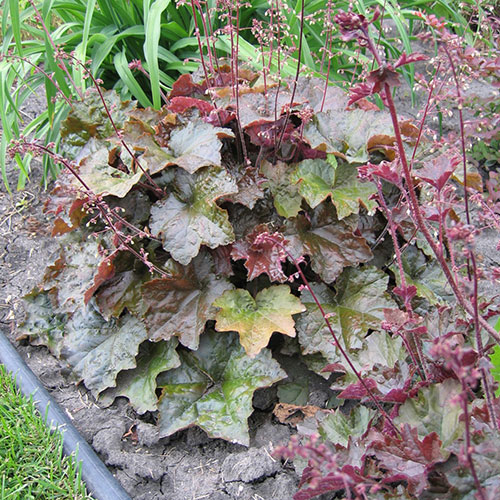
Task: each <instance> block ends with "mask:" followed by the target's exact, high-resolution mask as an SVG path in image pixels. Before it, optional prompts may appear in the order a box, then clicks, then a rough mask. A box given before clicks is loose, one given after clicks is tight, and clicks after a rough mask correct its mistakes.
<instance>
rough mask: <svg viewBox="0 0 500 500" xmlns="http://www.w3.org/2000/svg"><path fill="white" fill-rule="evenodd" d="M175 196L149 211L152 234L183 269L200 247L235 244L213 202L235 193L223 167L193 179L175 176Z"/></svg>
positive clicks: (207, 169) (183, 174)
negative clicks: (159, 239) (158, 238)
mask: <svg viewBox="0 0 500 500" xmlns="http://www.w3.org/2000/svg"><path fill="white" fill-rule="evenodd" d="M176 187H177V193H178V194H169V195H168V196H167V198H166V199H164V200H160V201H158V202H156V203H155V204H154V205H153V207H152V208H151V232H152V233H153V235H155V236H160V237H161V239H162V242H163V248H164V249H165V250H166V251H167V252H170V254H171V255H172V257H173V258H174V259H175V260H176V261H177V262H180V263H181V264H183V265H187V264H189V262H191V260H192V259H193V257H195V256H196V255H198V252H199V250H200V246H201V245H207V246H209V247H210V248H216V247H218V246H220V245H227V244H229V243H232V242H233V241H234V232H233V228H232V226H231V224H230V222H229V219H228V215H227V212H226V210H223V209H222V208H220V207H219V206H218V205H217V204H216V200H217V199H218V198H220V197H221V196H225V195H228V194H231V193H235V192H236V191H237V187H236V183H235V182H234V181H233V180H232V179H231V177H230V176H229V175H228V174H227V172H226V171H225V169H224V168H222V167H205V168H203V169H201V170H199V171H198V172H196V173H195V174H193V175H190V174H188V173H187V172H185V171H184V170H178V171H177V172H176Z"/></svg>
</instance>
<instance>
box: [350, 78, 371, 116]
mask: <svg viewBox="0 0 500 500" xmlns="http://www.w3.org/2000/svg"><path fill="white" fill-rule="evenodd" d="M374 93H375V92H374V90H373V85H372V84H370V83H366V82H360V83H357V84H356V85H354V86H353V87H351V88H350V89H349V100H348V101H347V105H348V106H352V105H353V104H354V103H356V102H360V101H366V98H367V97H369V96H371V95H373V94H374ZM359 107H360V109H364V108H363V107H361V106H359ZM365 111H366V110H365ZM376 111H378V108H377V110H376Z"/></svg>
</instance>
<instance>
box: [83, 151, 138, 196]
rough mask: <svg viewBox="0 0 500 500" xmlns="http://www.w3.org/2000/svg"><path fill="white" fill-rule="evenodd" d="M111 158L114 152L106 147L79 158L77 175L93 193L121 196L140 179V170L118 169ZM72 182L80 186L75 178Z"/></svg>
mask: <svg viewBox="0 0 500 500" xmlns="http://www.w3.org/2000/svg"><path fill="white" fill-rule="evenodd" d="M125 154H127V155H128V153H125ZM113 158H114V152H110V151H108V149H107V148H102V149H99V150H98V151H96V152H95V153H92V154H91V155H89V156H86V157H84V158H83V159H82V160H81V162H80V165H79V167H78V175H79V176H80V178H81V179H82V180H83V181H84V182H85V184H86V185H87V187H88V188H89V189H90V190H91V191H92V192H93V193H94V194H96V195H100V196H117V197H118V198H123V197H124V196H126V195H127V193H128V192H129V191H130V190H131V189H132V188H133V187H134V186H135V185H136V184H137V183H138V182H139V181H140V180H141V177H142V171H141V170H138V171H135V170H134V169H129V171H128V172H124V171H122V170H119V169H118V168H115V167H114V166H112V165H111V162H112V160H113ZM74 184H75V186H77V187H79V188H81V187H82V186H81V184H80V183H79V181H78V180H77V179H75V181H74Z"/></svg>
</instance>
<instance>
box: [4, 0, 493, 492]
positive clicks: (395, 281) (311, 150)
mask: <svg viewBox="0 0 500 500" xmlns="http://www.w3.org/2000/svg"><path fill="white" fill-rule="evenodd" d="M239 12H240V11H239V6H238V5H236V6H235V5H232V7H231V8H230V9H229V18H228V23H229V24H228V29H227V32H228V36H229V37H230V48H231V49H230V57H229V60H220V58H219V57H218V56H219V54H218V52H217V51H216V50H215V49H213V48H212V46H211V44H210V43H208V44H207V45H205V46H203V43H202V39H201V37H200V38H198V39H197V41H198V43H199V44H200V48H201V52H200V59H201V65H200V71H199V72H198V75H197V76H194V77H193V76H191V75H182V76H181V77H180V78H179V79H178V80H176V81H175V82H174V83H173V85H172V90H171V91H170V92H169V93H168V95H165V96H164V98H165V105H164V106H163V107H161V108H159V109H154V108H152V107H147V108H142V107H139V106H138V105H137V103H136V102H130V101H125V102H124V101H122V100H121V99H120V97H119V95H117V93H116V92H114V91H105V90H103V88H102V85H101V84H100V81H98V80H97V79H96V78H95V77H94V76H93V75H92V72H91V71H90V70H89V69H87V67H86V66H85V65H83V64H80V63H79V62H78V58H77V57H76V56H74V55H69V54H67V53H65V52H64V51H58V52H57V53H56V56H57V58H58V61H60V62H61V64H62V63H64V64H65V65H66V67H67V68H71V70H72V71H74V70H76V68H79V70H82V71H83V73H84V74H86V75H88V76H89V77H90V78H91V80H92V82H93V86H92V87H91V88H89V90H87V91H86V93H85V95H84V97H83V99H82V100H81V101H79V102H74V103H72V109H71V111H70V113H69V114H68V116H67V118H66V119H65V120H64V121H63V122H62V124H61V129H60V130H61V142H60V148H59V153H56V152H54V150H53V149H52V147H51V146H46V145H44V144H42V143H40V142H37V141H30V140H26V139H24V138H21V139H20V140H18V141H16V142H14V143H13V145H12V147H11V153H12V154H13V155H15V154H25V153H29V154H35V155H39V154H42V155H46V156H49V157H50V158H51V159H52V160H53V161H54V162H56V163H57V164H59V165H62V166H63V167H64V170H63V172H62V173H61V175H60V176H59V178H58V180H57V182H56V184H55V186H54V188H53V190H52V192H51V194H50V197H49V199H48V201H47V203H46V206H45V209H46V213H47V214H51V215H52V216H53V217H54V226H53V234H54V235H58V236H59V237H60V238H61V243H62V244H61V250H60V252H59V253H58V255H56V256H55V258H54V260H53V262H52V263H50V265H49V266H48V267H47V270H46V271H45V274H44V277H43V279H42V280H41V283H40V285H39V287H38V288H37V289H35V290H33V291H32V292H31V293H30V294H29V295H28V296H27V297H26V308H27V316H26V319H25V322H24V324H23V325H21V327H20V333H21V335H22V336H25V337H29V338H30V339H31V340H32V341H33V342H37V343H41V344H45V345H47V346H48V347H49V348H50V349H51V351H52V352H53V353H54V354H55V355H57V356H59V357H60V358H61V359H63V360H65V361H66V362H67V364H68V366H69V368H70V371H71V374H72V376H73V378H74V380H75V381H83V382H84V384H85V385H86V386H87V387H88V389H89V390H91V391H92V393H93V395H94V396H95V397H96V399H97V400H98V401H101V402H102V403H103V404H111V403H112V401H113V400H114V398H116V397H118V396H124V397H127V398H128V399H129V400H130V403H131V404H132V406H133V407H134V408H135V409H136V411H137V412H138V413H140V414H143V413H146V412H152V413H153V415H154V416H155V417H156V418H157V421H158V426H159V432H160V435H161V436H170V435H172V434H174V433H175V432H177V431H179V430H181V429H185V428H187V427H190V426H194V425H196V426H199V427H201V428H202V429H204V430H205V431H206V432H207V433H208V434H209V435H210V436H212V437H217V438H223V439H227V440H229V441H232V442H236V443H240V444H244V445H248V443H249V435H248V428H247V418H248V417H249V415H250V414H251V412H252V396H253V394H254V392H255V391H256V390H257V389H259V388H263V387H269V386H271V385H273V384H275V383H280V384H282V385H281V386H280V390H279V391H278V396H279V397H280V398H281V400H280V405H278V407H277V409H276V415H277V416H278V418H280V419H282V420H283V421H286V416H283V412H285V413H286V412H287V411H288V414H289V415H291V414H294V413H297V412H300V411H302V410H303V412H304V414H307V415H310V417H309V421H308V423H307V425H306V426H304V427H303V428H302V429H301V427H300V426H299V433H298V435H297V436H296V438H295V439H294V441H292V442H291V443H290V446H289V447H288V448H284V449H282V450H281V451H280V453H281V455H282V456H285V457H287V458H296V457H297V456H300V457H302V458H303V459H306V463H305V464H303V465H304V466H305V468H303V471H302V480H301V484H300V491H299V492H298V493H297V494H296V496H295V499H296V500H306V499H309V498H313V497H314V496H316V495H318V494H321V493H325V492H332V493H335V492H336V493H338V494H339V495H344V497H345V498H360V499H364V498H423V497H422V495H424V497H425V498H434V497H433V496H432V495H434V492H435V491H437V492H438V495H440V496H439V498H450V499H452V498H473V497H476V498H480V499H482V500H486V499H489V498H496V497H497V496H498V493H499V492H500V481H499V478H498V476H497V474H496V471H497V469H498V467H497V466H498V463H499V462H500V452H499V450H500V447H499V446H498V445H499V442H500V439H499V438H500V436H499V434H498V426H499V419H498V411H499V410H500V408H499V400H498V399H496V398H495V395H494V392H495V385H494V382H493V379H492V373H491V370H490V361H489V357H488V356H489V355H490V354H491V352H492V350H493V347H494V346H495V345H496V344H498V343H499V341H500V335H499V334H498V332H497V331H496V330H495V328H493V326H492V325H491V324H490V323H491V321H493V318H495V317H496V316H498V313H499V312H498V304H497V302H496V299H495V296H494V295H492V294H488V292H487V290H486V289H485V288H484V287H483V283H486V282H488V281H492V282H493V283H495V282H496V280H497V279H498V277H499V276H500V270H499V269H497V268H488V267H482V264H481V260H480V258H479V256H478V255H477V251H476V247H475V241H476V239H477V238H478V237H479V236H480V234H481V232H482V231H483V230H486V229H488V230H491V229H494V230H498V228H500V218H499V213H500V210H499V207H498V203H497V200H498V182H497V181H496V178H495V177H494V176H492V177H490V178H489V179H488V182H487V183H485V186H483V181H482V178H481V176H480V175H479V174H478V173H477V172H474V171H472V170H471V169H470V166H469V163H468V161H467V151H468V149H469V148H470V146H471V142H472V138H473V139H474V140H477V138H478V137H482V138H483V139H484V140H490V139H491V137H492V136H493V135H494V134H495V133H496V132H495V130H492V127H494V126H495V123H498V122H497V121H496V119H497V117H496V116H491V115H489V116H487V117H485V116H484V115H483V116H479V117H478V119H477V120H472V121H469V122H467V121H466V120H465V118H464V115H463V108H464V106H465V104H466V100H465V98H464V97H463V87H464V86H465V83H466V81H467V80H468V79H469V80H470V79H479V78H484V79H487V80H488V81H489V82H490V83H491V84H495V85H497V84H498V82H499V81H500V72H499V67H498V63H497V62H496V59H495V57H493V58H492V57H489V56H488V53H487V52H485V53H483V54H481V53H479V52H478V51H477V49H475V48H473V47H468V46H467V45H466V43H465V41H464V38H463V37H461V36H459V35H457V34H456V33H453V32H452V31H451V30H450V29H448V28H449V27H448V26H447V25H446V23H445V21H444V20H442V19H439V18H437V17H436V16H434V15H427V14H425V13H419V14H418V15H417V14H416V15H417V17H418V18H419V19H421V22H422V26H423V27H425V29H424V30H423V32H422V34H421V36H420V38H422V41H423V42H425V41H426V40H427V41H428V39H431V40H432V42H433V43H435V44H436V46H437V47H438V51H437V55H436V56H435V58H434V59H433V60H431V61H428V57H426V56H424V55H422V54H418V53H413V54H409V53H406V52H403V53H401V54H399V55H397V57H396V58H392V57H390V56H391V54H388V55H385V54H384V51H381V50H379V46H378V45H377V40H378V26H379V25H378V24H377V23H379V22H380V20H381V17H382V11H381V10H380V9H378V8H377V9H375V10H373V11H372V12H369V13H368V12H367V13H366V14H367V15H366V16H365V15H363V14H359V13H357V12H355V11H353V10H348V11H345V12H344V11H339V12H337V13H336V15H335V16H334V17H332V22H334V23H335V26H336V30H337V33H338V35H339V36H340V39H341V41H350V42H352V43H355V44H357V45H358V46H359V47H361V48H363V50H364V52H365V54H366V55H367V57H368V55H370V57H371V58H372V60H370V63H369V64H368V65H366V66H364V67H363V68H362V70H363V73H362V81H360V82H358V83H357V84H355V85H352V86H351V87H350V88H349V91H348V92H346V91H345V90H342V89H341V88H339V87H337V86H328V85H326V84H325V80H324V79H319V78H314V77H310V76H307V75H304V74H303V73H301V66H300V65H296V67H295V72H292V73H291V76H289V77H286V75H284V74H283V72H282V71H279V70H278V69H276V71H274V70H273V67H272V64H273V61H274V60H275V59H274V57H281V56H280V51H279V50H278V51H275V47H274V46H273V45H272V44H271V45H269V44H268V45H266V47H267V49H265V50H264V47H265V45H264V44H263V45H262V48H263V50H264V59H263V60H264V61H267V60H269V61H271V63H270V65H266V64H264V65H262V64H261V65H260V66H259V65H257V67H255V65H254V66H252V65H247V64H245V63H243V62H242V61H241V53H240V52H239V49H240V45H239V44H240V41H239V40H240V38H239V33H238V29H239V27H238V23H239V21H238V19H239ZM298 18H299V19H300V20H301V22H300V29H299V37H298V40H297V45H296V57H297V60H299V61H300V60H302V55H303V54H304V53H305V52H306V45H305V44H304V43H303V42H304V40H305V37H304V36H302V35H303V34H304V32H305V31H306V28H305V26H306V16H305V4H304V3H301V12H300V15H298ZM280 22H281V21H280ZM283 25H284V24H280V26H283ZM203 47H204V48H203ZM266 50H267V52H266ZM430 53H434V52H432V51H431V52H430ZM268 57H269V59H267V58H268ZM415 62H418V63H419V64H420V65H425V64H428V68H429V73H428V75H429V78H428V79H426V78H424V76H422V75H419V76H418V78H417V82H418V85H419V87H420V88H421V89H423V90H424V91H425V92H426V97H427V99H426V101H425V104H424V107H423V109H422V113H421V115H420V117H419V119H418V120H416V121H410V120H407V119H404V118H403V117H401V116H400V115H399V114H398V111H397V110H396V106H395V101H394V98H393V93H394V91H395V89H396V88H397V87H398V86H400V85H401V82H402V76H401V75H402V73H401V72H402V71H403V70H404V69H405V68H410V67H411V65H412V64H413V63H415ZM261 63H262V59H261ZM283 67H284V66H283ZM283 67H282V66H278V67H277V68H283ZM450 99H451V100H453V101H454V102H457V101H458V104H459V106H458V110H457V121H458V124H459V133H458V134H454V135H453V134H452V135H450V136H449V137H448V138H446V140H444V139H443V140H441V138H439V137H438V135H437V134H436V133H435V132H434V131H433V130H429V129H428V127H427V123H428V122H429V120H432V118H433V117H438V113H441V115H442V113H443V109H446V106H447V105H448V104H449V100H450ZM375 100H377V101H378V102H379V103H381V104H382V105H383V106H384V109H383V110H381V109H379V107H378V106H377V105H376V104H375V102H374V101H375ZM472 131H473V133H472ZM485 187H486V189H484V188H485ZM278 353H279V354H280V356H276V358H279V359H283V358H284V357H285V356H293V360H294V362H295V363H301V364H303V365H304V366H305V367H307V368H308V369H309V370H310V371H311V372H314V373H316V374H318V375H319V376H323V377H324V378H325V379H328V381H329V384H330V387H331V390H332V393H331V394H332V396H334V395H335V396H336V397H332V398H331V400H330V405H329V406H330V407H328V408H313V409H311V407H310V406H306V407H305V408H304V407H303V406H304V402H306V403H307V401H308V398H309V394H308V390H309V389H308V385H307V381H306V380H297V379H296V378H294V373H289V374H287V373H286V372H285V371H284V369H283V367H281V366H280V364H279V362H278V361H277V359H275V357H273V355H275V354H278ZM285 365H287V366H290V365H289V364H288V363H285ZM287 376H289V377H290V379H291V381H292V384H289V383H286V382H282V381H284V380H285V379H286V377H287ZM351 401H354V402H355V404H353V403H352V402H351ZM344 402H346V404H345V405H344ZM285 404H286V405H288V406H283V405H285ZM293 404H296V406H290V405H293ZM332 406H333V407H334V408H335V409H332V408H331V407H332ZM301 408H302V410H301ZM347 408H352V410H350V411H349V410H348V409H347ZM312 434H314V437H313V438H312V439H311V438H310V436H311V435H312ZM492 471H495V472H493V473H492Z"/></svg>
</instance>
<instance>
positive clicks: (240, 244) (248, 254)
mask: <svg viewBox="0 0 500 500" xmlns="http://www.w3.org/2000/svg"><path fill="white" fill-rule="evenodd" d="M263 236H267V238H263ZM269 236H270V233H269V232H268V228H267V226H265V225H259V226H256V227H255V229H254V230H253V231H252V232H251V233H250V234H249V235H247V237H246V238H245V239H244V240H239V241H237V242H235V243H233V248H232V250H231V257H232V258H233V259H235V260H238V259H245V267H246V269H247V271H248V277H247V280H248V281H251V280H253V279H255V278H256V277H257V276H260V275H261V274H267V275H268V276H269V279H270V280H271V281H280V282H282V283H283V282H284V281H286V280H287V279H288V278H287V276H286V275H285V273H284V272H283V269H282V268H281V266H282V263H283V262H285V261H286V253H285V251H284V250H283V248H284V246H285V244H286V241H285V239H284V238H283V236H282V235H281V234H280V233H275V234H274V235H273V238H272V239H271V238H269Z"/></svg>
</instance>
